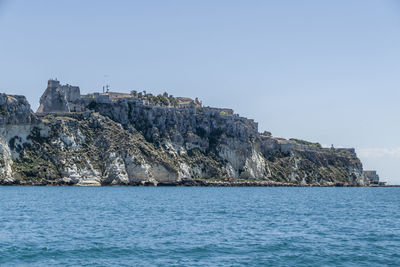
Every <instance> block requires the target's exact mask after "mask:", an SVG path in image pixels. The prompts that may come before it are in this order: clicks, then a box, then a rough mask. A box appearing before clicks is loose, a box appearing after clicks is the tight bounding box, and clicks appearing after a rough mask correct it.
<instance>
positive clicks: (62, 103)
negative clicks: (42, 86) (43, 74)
mask: <svg viewBox="0 0 400 267" xmlns="http://www.w3.org/2000/svg"><path fill="white" fill-rule="evenodd" d="M80 97H81V93H80V89H79V87H78V86H72V85H69V84H66V85H61V84H60V82H59V81H58V80H57V79H50V80H49V81H48V83H47V88H46V91H45V92H44V93H43V95H42V97H41V98H40V106H39V108H38V110H37V112H38V113H48V112H73V111H76V112H77V111H82V110H81V106H80V105H76V104H74V102H76V101H77V100H79V99H80Z"/></svg>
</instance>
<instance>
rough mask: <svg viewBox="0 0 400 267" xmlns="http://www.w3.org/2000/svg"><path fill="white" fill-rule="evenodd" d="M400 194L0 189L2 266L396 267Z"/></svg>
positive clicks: (377, 190)
mask: <svg viewBox="0 0 400 267" xmlns="http://www.w3.org/2000/svg"><path fill="white" fill-rule="evenodd" d="M399 193H400V188H399V189H398V188H169V187H168V188H147V187H145V188H143V187H95V188H92V187H87V188H79V187H0V211H1V216H0V265H2V266H46V265H52V266H57V265H59V266H76V265H81V266H96V265H97V266H132V265H153V266H165V265H172V266H174V265H176V266H179V265H186V266H241V265H251V266H258V265H274V266H275V265H276V266H282V265H284V266H287V265H289V266H293V265H294V266H321V265H324V266H360V265H363V266H364V265H369V266H379V265H382V266H386V265H397V266H398V265H400V255H399V251H400V208H399V207H400V194H399Z"/></svg>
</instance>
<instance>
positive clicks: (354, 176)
mask: <svg viewBox="0 0 400 267" xmlns="http://www.w3.org/2000/svg"><path fill="white" fill-rule="evenodd" d="M0 184H3V185H14V184H20V185H175V186H185V185H189V186H379V185H384V183H382V182H380V181H379V176H378V174H377V173H376V171H365V170H363V167H362V163H361V161H360V160H359V159H358V157H357V155H356V153H355V150H354V149H353V148H334V147H330V148H324V147H322V146H321V145H320V144H319V143H312V142H308V141H304V140H298V139H289V140H287V139H283V138H278V137H273V136H272V135H271V133H270V132H263V133H259V132H258V124H257V123H256V122H255V121H254V120H252V119H247V118H244V117H240V116H239V115H238V114H235V113H234V111H233V110H232V109H228V108H214V107H206V106H204V105H203V103H202V101H200V100H199V99H198V98H194V99H192V98H189V97H174V96H172V95H169V94H168V93H164V94H159V95H153V94H151V93H147V92H145V91H143V92H137V91H131V92H130V93H119V92H113V91H110V89H109V87H108V86H107V87H103V90H102V92H99V93H91V94H87V95H81V92H80V88H79V87H78V86H72V85H68V84H67V85H62V84H61V83H60V82H59V81H58V80H55V79H51V80H49V81H48V84H47V88H46V89H45V91H44V93H43V95H42V96H41V98H40V106H39V108H38V110H37V112H36V113H34V112H33V111H32V110H31V108H30V105H29V103H28V102H27V100H26V98H25V97H24V96H16V95H7V94H0Z"/></svg>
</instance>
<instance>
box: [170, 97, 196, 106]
mask: <svg viewBox="0 0 400 267" xmlns="http://www.w3.org/2000/svg"><path fill="white" fill-rule="evenodd" d="M176 99H177V100H178V107H179V108H190V107H196V108H200V107H201V106H202V102H201V101H199V99H198V98H197V97H196V98H195V99H194V100H193V99H191V98H189V97H177V98H176Z"/></svg>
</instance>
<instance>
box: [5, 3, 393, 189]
mask: <svg viewBox="0 0 400 267" xmlns="http://www.w3.org/2000/svg"><path fill="white" fill-rule="evenodd" d="M0 36H1V40H2V41H1V42H0V58H1V59H2V60H1V64H0V72H1V73H2V76H1V79H0V92H5V93H9V94H23V95H25V96H26V97H27V98H28V101H29V102H30V104H31V106H32V109H33V110H34V111H36V108H37V107H38V105H39V98H40V96H41V94H42V93H43V91H44V89H45V88H46V85H47V80H48V79H49V78H57V79H58V80H60V81H61V83H63V84H66V83H68V84H72V85H77V86H79V87H80V88H81V93H83V94H85V93H89V92H93V91H101V89H102V86H104V85H106V84H109V85H110V86H111V88H112V90H113V91H121V92H129V91H130V90H140V91H141V90H146V91H147V92H153V93H155V94H158V93H163V92H164V91H166V92H168V93H170V94H172V95H174V96H189V97H193V98H194V97H199V99H201V100H202V101H203V104H204V105H206V106H217V107H229V108H232V109H234V110H235V112H236V113H238V114H240V115H241V116H245V117H248V118H252V119H254V120H255V121H257V122H258V123H259V131H260V132H262V131H264V130H267V131H271V132H272V134H273V135H274V136H278V137H285V138H298V139H304V140H308V141H312V142H319V143H320V144H322V145H324V146H331V144H333V145H334V146H335V147H354V148H356V152H357V154H358V156H359V157H360V159H361V160H362V162H363V165H364V169H373V170H377V171H378V174H379V175H380V177H381V180H383V181H388V182H389V183H391V184H400V172H399V170H398V169H397V164H398V163H399V161H400V140H399V138H398V136H399V134H400V125H399V124H398V123H396V121H398V119H396V118H397V115H398V114H399V113H400V110H399V109H400V108H399V105H398V99H399V97H400V90H398V84H399V82H400V75H399V71H400V50H399V43H400V3H399V2H398V1H395V0H393V1H389V0H387V1H386V0H384V1H372V0H371V1H369V0H365V1H362V0H357V1H356V0H354V1H352V0H347V1H344V0H343V1H332V2H321V1H301V2H300V1H275V2H272V1H218V2H216V1H201V2H200V1H199V2H186V1H169V2H167V1H145V2H144V1H142V2H139V1H22V0H21V1H1V0H0Z"/></svg>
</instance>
